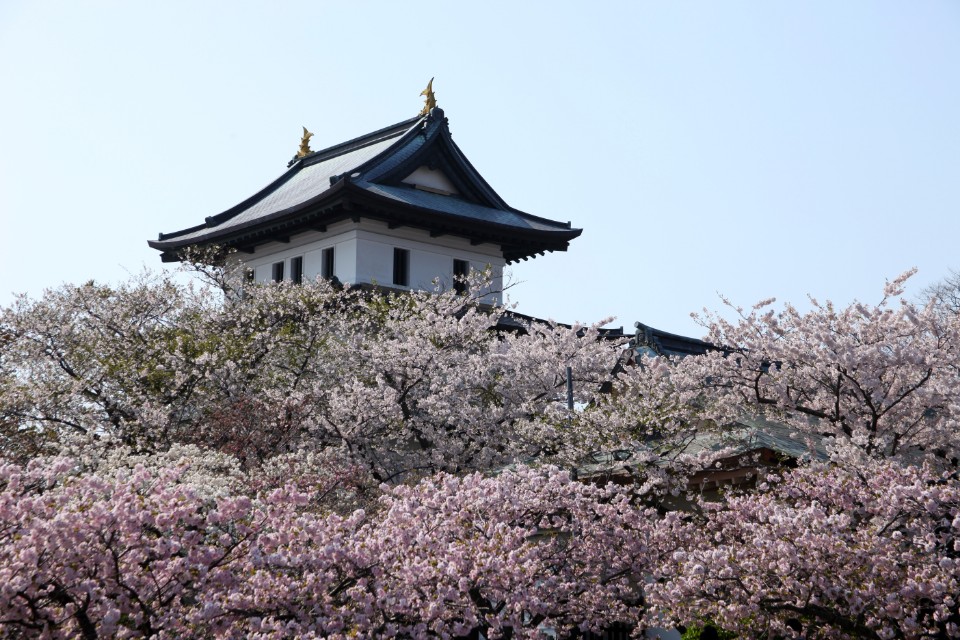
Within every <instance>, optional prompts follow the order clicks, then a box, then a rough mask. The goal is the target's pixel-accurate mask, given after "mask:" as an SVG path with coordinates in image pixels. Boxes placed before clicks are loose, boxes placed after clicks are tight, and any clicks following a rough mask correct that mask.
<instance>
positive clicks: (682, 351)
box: [630, 322, 718, 356]
mask: <svg viewBox="0 0 960 640" xmlns="http://www.w3.org/2000/svg"><path fill="white" fill-rule="evenodd" d="M633 326H634V327H635V328H636V330H637V331H636V333H634V335H633V339H632V340H631V341H630V346H631V347H633V348H634V349H637V350H638V351H643V350H646V349H649V350H650V351H653V352H654V353H655V354H657V355H663V356H692V355H703V354H705V353H707V352H708V351H716V350H718V347H717V346H716V345H714V344H711V343H709V342H704V341H703V340H698V339H697V338H690V337H688V336H681V335H679V334H677V333H668V332H666V331H662V330H660V329H654V328H653V327H649V326H647V325H645V324H643V323H642V322H634V323H633Z"/></svg>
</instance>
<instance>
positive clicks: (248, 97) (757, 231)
mask: <svg viewBox="0 0 960 640" xmlns="http://www.w3.org/2000/svg"><path fill="white" fill-rule="evenodd" d="M431 76H436V81H435V82H434V88H435V90H436V92H437V99H438V102H439V104H440V106H441V107H443V108H444V110H445V111H446V114H447V116H448V117H449V119H450V124H451V129H452V131H453V134H454V138H455V139H456V141H457V143H458V144H459V145H460V147H461V148H462V149H463V150H464V152H465V153H466V154H467V156H468V157H469V158H470V159H471V161H472V162H473V163H474V165H475V166H476V167H477V168H478V169H479V170H480V172H481V173H482V174H483V175H484V176H485V177H486V178H487V179H488V181H489V182H490V183H491V184H492V185H493V187H494V188H495V189H496V190H497V191H498V192H499V193H500V195H501V196H503V197H504V198H505V199H506V200H507V202H509V203H510V204H511V205H513V206H514V207H517V208H519V209H522V210H524V211H527V212H530V213H533V214H537V215H541V216H546V217H550V218H554V219H557V220H562V221H566V220H570V221H572V222H573V224H574V226H577V227H582V228H583V229H584V233H583V236H582V237H581V238H579V239H578V240H575V241H574V242H573V243H572V245H571V247H570V250H569V251H568V252H566V253H555V254H549V255H547V256H546V257H543V258H538V259H536V260H533V261H530V262H522V263H520V264H519V265H517V266H515V267H514V269H513V276H514V279H516V280H519V281H521V282H522V283H521V284H520V285H519V286H517V287H516V288H515V289H513V290H512V292H511V293H512V297H513V298H514V299H515V300H516V301H518V302H519V310H520V311H523V312H526V313H531V314H534V315H539V316H546V317H553V318H556V319H558V320H562V321H571V320H574V319H579V320H586V321H589V320H596V319H599V318H602V317H604V316H607V315H615V316H617V318H618V319H617V321H616V323H615V324H624V325H628V326H629V325H631V324H632V323H633V321H634V320H641V321H643V322H645V323H647V324H650V325H653V326H656V327H658V328H661V329H665V330H668V331H674V332H677V333H685V334H689V335H697V336H699V335H701V333H702V332H701V331H700V329H699V328H698V327H697V326H696V325H694V324H693V323H692V321H691V320H690V318H689V313H690V312H691V311H696V310H699V309H700V308H702V307H705V306H706V307H709V308H717V307H718V306H719V299H718V297H717V293H718V292H720V293H723V294H725V295H726V296H728V297H730V298H731V299H733V300H734V301H736V302H738V303H741V304H744V305H749V304H751V303H753V302H755V301H756V300H759V299H761V298H765V297H769V296H776V297H777V298H778V299H780V300H789V301H792V302H796V303H800V305H801V306H803V302H804V301H805V299H806V295H807V294H808V293H809V294H812V295H814V296H815V297H817V298H819V299H827V298H829V299H832V300H834V301H835V302H838V303H846V302H849V301H850V300H852V299H854V298H858V299H861V300H864V301H875V300H877V299H878V298H879V296H880V292H881V289H882V285H883V282H884V280H885V279H887V278H893V277H894V276H896V275H897V274H899V273H900V272H901V271H903V270H905V269H907V268H909V267H913V266H916V267H919V269H920V274H919V276H918V277H917V278H916V280H915V282H914V285H913V289H914V290H917V289H919V288H920V287H922V286H923V285H924V284H927V283H930V282H933V281H936V280H938V279H939V278H941V277H943V276H944V275H945V274H946V273H947V270H948V268H950V267H960V255H958V250H957V244H958V241H960V215H958V214H960V3H958V2H955V1H943V2H932V1H931V2H926V1H917V2H900V1H897V2H858V1H854V0H844V1H843V2H838V1H836V0H824V1H809V2H793V3H790V2H713V1H711V2H700V3H697V2H639V1H637V2H619V3H617V2H608V3H599V2H597V3H586V2H576V3H574V2H556V1H554V2H542V3H534V2H528V3H520V2H489V1H485V2H474V3H456V4H455V3H443V2H427V3H409V2H336V3H333V2H316V1H315V2H283V3H272V2H271V3H267V2H263V3H245V2H221V3H214V2H209V3H208V2H193V1H191V2H174V1H165V2H155V3H145V2H142V3H134V2H127V1H123V2H120V1H118V2H95V1H90V2H74V1H69V2H67V1H63V2H54V1H50V2H28V1H20V0H12V1H11V0H5V1H4V2H2V3H0V79H2V89H0V91H2V100H0V216H2V223H3V224H2V233H0V238H2V239H0V304H3V305H5V304H8V303H9V302H10V301H11V300H12V292H15V291H17V292H19V291H26V292H28V293H30V294H31V295H39V294H40V293H41V292H42V290H43V289H44V288H45V287H49V286H55V285H58V284H59V283H62V282H64V281H67V282H83V281H86V280H89V279H96V280H98V281H106V282H114V281H117V280H120V279H123V278H125V277H126V275H127V274H128V273H130V272H137V271H139V270H141V269H142V268H143V265H147V266H149V267H150V268H153V269H160V268H162V267H161V264H160V261H159V257H158V255H157V253H156V252H154V251H152V250H151V249H149V248H148V247H147V245H146V240H147V239H149V238H155V237H156V234H157V233H158V232H159V231H174V230H177V229H181V228H184V227H186V226H191V225H194V224H197V223H199V222H201V221H202V220H203V219H204V218H205V217H206V216H208V215H212V214H215V213H218V212H220V211H222V210H224V209H226V208H228V207H230V206H232V205H233V204H236V203H237V202H239V201H240V200H242V199H243V198H245V197H247V196H249V195H251V194H252V193H253V192H254V191H255V190H257V189H259V188H260V187H262V186H264V185H265V184H267V183H268V182H270V181H271V180H273V179H274V178H275V177H277V176H278V175H280V174H281V173H282V172H283V171H284V169H285V166H286V162H287V160H288V159H289V158H290V157H291V156H292V155H293V153H294V152H295V150H296V148H297V144H298V141H299V136H300V127H301V126H302V125H306V126H307V127H308V128H310V130H311V131H314V132H316V137H315V138H314V139H313V147H314V148H315V149H316V148H321V147H324V146H327V145H329V144H333V143H336V142H340V141H342V140H345V139H347V138H351V137H354V136H357V135H360V134H363V133H366V132H368V131H371V130H374V129H376V128H380V127H383V126H387V125H389V124H393V123H394V122H398V121H400V120H403V119H406V118H408V117H411V116H413V115H414V114H416V112H417V111H418V110H419V108H420V105H421V99H420V98H419V97H418V94H419V92H420V90H421V89H422V88H423V86H424V85H425V84H426V82H427V80H429V79H430V77H431Z"/></svg>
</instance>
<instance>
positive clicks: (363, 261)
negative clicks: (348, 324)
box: [235, 220, 505, 302]
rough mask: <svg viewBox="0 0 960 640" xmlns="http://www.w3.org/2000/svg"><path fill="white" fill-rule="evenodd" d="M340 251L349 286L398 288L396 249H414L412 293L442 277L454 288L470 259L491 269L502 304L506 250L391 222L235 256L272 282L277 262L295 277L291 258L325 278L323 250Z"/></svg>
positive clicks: (494, 298) (365, 223)
mask: <svg viewBox="0 0 960 640" xmlns="http://www.w3.org/2000/svg"><path fill="white" fill-rule="evenodd" d="M328 247H333V248H334V275H335V276H336V277H337V278H339V280H340V281H341V282H343V283H353V284H356V283H367V284H371V283H376V284H379V285H383V286H388V287H389V286H393V250H394V248H401V249H406V250H408V251H410V274H409V282H410V287H408V288H412V289H422V290H426V291H431V290H433V288H434V284H433V281H434V279H435V278H439V281H440V283H441V286H442V287H443V288H444V289H449V288H452V286H453V261H454V259H457V260H466V261H468V262H469V263H470V267H471V268H472V269H474V270H476V271H482V270H483V269H485V268H487V266H488V265H489V266H490V267H491V268H492V271H493V279H494V283H493V286H492V290H493V291H494V292H495V293H492V294H491V296H490V298H488V301H490V302H500V301H501V297H500V295H499V291H500V289H501V287H502V281H503V268H504V265H505V261H504V259H503V254H502V253H501V252H500V247H498V246H496V245H492V244H481V245H477V246H473V245H471V244H470V241H469V240H467V239H465V238H459V237H456V236H440V237H437V238H431V237H430V234H429V233H428V232H427V231H423V230H420V229H412V228H409V227H400V228H397V229H390V228H389V227H388V226H387V224H386V223H383V222H379V221H373V220H361V221H360V222H359V223H355V222H351V221H344V222H340V223H337V224H335V225H331V226H330V227H329V228H328V230H327V232H326V233H322V232H319V231H309V232H305V233H301V234H297V235H296V236H293V237H291V238H290V242H289V243H282V242H270V243H267V244H264V245H260V246H258V247H257V248H256V252H255V253H253V254H242V253H241V254H235V255H237V257H238V258H239V260H241V261H242V262H243V264H244V265H245V266H246V267H248V268H253V269H254V278H255V279H256V281H257V282H270V281H271V280H272V278H273V264H274V263H275V262H279V261H281V260H282V261H284V278H285V279H287V280H289V279H290V258H293V257H296V256H303V277H304V278H309V279H313V278H316V277H317V276H318V275H320V272H321V269H322V265H323V255H322V252H323V249H325V248H328Z"/></svg>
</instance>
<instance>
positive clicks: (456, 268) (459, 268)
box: [453, 260, 470, 294]
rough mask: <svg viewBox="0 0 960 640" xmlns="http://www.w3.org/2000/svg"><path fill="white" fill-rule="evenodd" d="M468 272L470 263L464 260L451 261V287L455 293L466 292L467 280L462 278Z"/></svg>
mask: <svg viewBox="0 0 960 640" xmlns="http://www.w3.org/2000/svg"><path fill="white" fill-rule="evenodd" d="M468 273H470V263H469V262H467V261H466V260H454V261H453V289H454V291H456V292H457V293H460V294H464V293H466V292H467V282H466V280H464V278H466V277H467V274H468Z"/></svg>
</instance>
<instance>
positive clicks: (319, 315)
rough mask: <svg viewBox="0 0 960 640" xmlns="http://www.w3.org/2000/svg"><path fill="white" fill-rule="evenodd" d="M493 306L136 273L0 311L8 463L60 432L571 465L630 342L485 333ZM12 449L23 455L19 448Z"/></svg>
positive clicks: (550, 332) (388, 460)
mask: <svg viewBox="0 0 960 640" xmlns="http://www.w3.org/2000/svg"><path fill="white" fill-rule="evenodd" d="M503 312H504V310H503V309H499V308H493V309H490V308H486V307H482V306H480V305H479V304H478V303H477V301H476V300H474V299H472V298H470V297H468V296H461V295H457V294H456V292H445V293H440V294H435V293H427V292H413V293H407V294H403V295H383V294H377V293H371V292H368V291H362V290H356V289H347V290H338V289H337V288H335V287H333V286H332V285H331V284H330V283H329V282H326V281H318V282H313V283H305V284H303V285H296V286H295V285H289V284H281V285H270V286H260V287H248V288H247V289H245V290H244V292H243V296H242V297H241V296H235V295H226V296H222V295H221V296H218V295H215V290H211V289H209V288H201V287H197V286H191V285H182V284H179V283H177V282H176V281H175V280H174V279H173V278H170V277H157V276H149V275H146V276H143V277H141V278H138V279H135V280H133V281H132V282H129V283H125V284H121V285H119V286H117V287H107V286H100V285H95V284H92V283H88V284H86V285H82V286H65V287H63V288H61V289H58V290H55V291H50V292H48V293H47V294H46V295H45V296H44V297H43V298H42V299H40V300H36V301H34V300H29V299H26V298H22V299H20V300H18V301H17V302H16V304H15V305H14V306H13V307H11V308H10V309H6V310H4V311H3V313H2V315H0V327H2V330H3V332H4V335H6V336H9V338H8V341H7V343H6V344H5V345H4V348H3V352H2V356H0V424H2V425H3V429H4V436H5V438H7V439H9V441H10V446H8V447H7V451H6V453H7V455H14V454H16V453H18V451H19V452H20V453H22V454H24V455H25V456H29V455H32V454H33V453H35V452H36V451H38V450H44V447H46V449H47V450H48V451H50V452H56V450H57V447H59V446H60V443H61V442H62V441H63V439H64V437H65V436H67V435H82V436H88V437H96V438H110V439H111V440H112V441H117V442H121V443H123V444H124V445H126V446H128V447H131V448H133V449H134V450H137V451H145V452H156V451H162V450H164V449H166V448H168V447H170V446H172V445H173V444H177V443H180V444H191V443H192V444H200V445H202V446H204V447H209V448H214V449H217V450H219V451H223V452H226V453H231V454H233V455H236V456H238V457H239V458H240V459H241V461H242V462H243V463H244V464H246V465H248V466H256V465H260V464H262V463H263V462H264V461H265V460H267V459H269V458H270V457H272V456H274V455H278V454H287V453H292V452H296V451H298V450H301V449H310V450H313V451H327V452H329V451H332V450H334V449H335V450H337V451H339V452H340V454H341V455H342V456H344V457H345V458H347V459H349V460H352V461H354V462H356V463H358V464H361V465H363V466H364V467H365V468H366V469H367V470H368V472H369V473H370V474H371V475H372V477H374V478H376V479H378V480H387V479H390V478H393V477H396V476H398V475H402V474H404V473H409V472H411V471H412V470H420V471H423V472H424V473H427V472H431V471H436V470H447V471H455V472H465V471H469V470H473V469H490V468H494V467H496V466H498V465H503V464H507V463H510V462H513V461H514V460H517V459H521V458H523V459H532V458H543V457H547V458H553V459H557V460H561V459H570V458H571V457H572V456H576V455H578V454H579V453H580V452H581V451H582V450H583V449H584V448H586V447H587V445H586V444H585V441H587V440H591V439H592V441H593V442H592V444H599V443H600V439H599V438H597V437H594V436H595V434H592V433H585V432H584V431H583V430H578V429H575V428H563V429H560V428H557V426H558V425H564V426H566V425H568V423H569V422H570V421H569V420H568V417H567V412H566V411H565V410H564V409H563V405H562V403H561V402H559V401H558V400H559V394H560V393H561V391H562V389H563V386H564V382H565V375H566V373H565V372H566V368H567V367H571V368H572V370H573V371H574V372H575V382H576V384H575V389H576V393H577V398H576V400H577V401H578V402H580V403H587V402H589V401H590V400H591V399H592V398H593V397H594V396H595V395H596V394H597V391H598V389H599V387H600V385H601V384H602V383H603V382H604V381H608V380H609V379H610V377H611V374H612V371H613V370H614V368H615V366H616V363H617V360H618V358H619V357H620V354H621V347H620V346H619V345H617V344H612V343H609V342H605V341H602V340H599V339H598V332H597V329H596V327H580V326H577V327H573V328H568V327H563V326H559V325H556V324H529V325H528V326H526V327H524V331H522V332H519V333H515V334H497V333H495V332H493V331H491V330H490V329H491V326H492V325H493V324H495V322H496V319H497V317H498V316H499V315H500V314H502V313H503ZM18 448H19V449H18Z"/></svg>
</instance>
